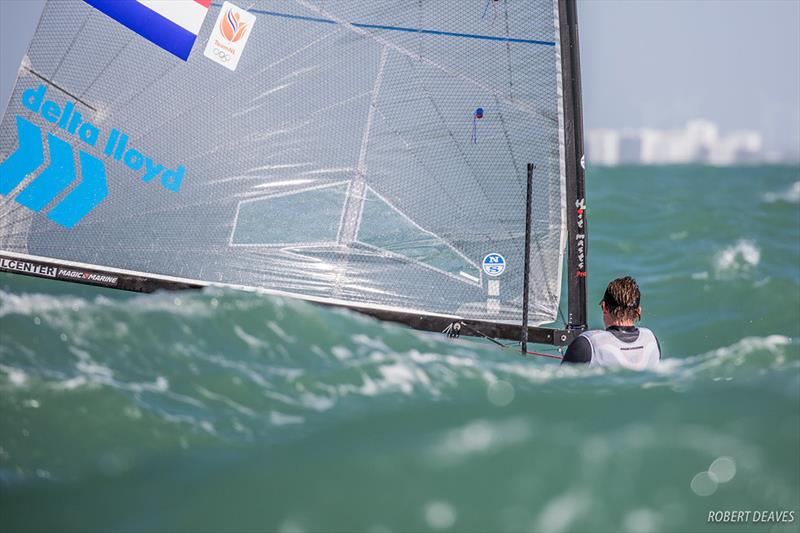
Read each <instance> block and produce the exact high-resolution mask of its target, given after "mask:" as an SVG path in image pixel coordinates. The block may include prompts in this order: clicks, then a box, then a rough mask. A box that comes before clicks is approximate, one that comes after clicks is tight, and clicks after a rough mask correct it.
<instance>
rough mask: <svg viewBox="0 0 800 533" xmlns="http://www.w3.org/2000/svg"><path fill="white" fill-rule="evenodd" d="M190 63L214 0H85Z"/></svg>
mask: <svg viewBox="0 0 800 533" xmlns="http://www.w3.org/2000/svg"><path fill="white" fill-rule="evenodd" d="M83 1H84V2H86V3H87V4H89V5H90V6H92V7H94V8H95V9H97V10H98V11H102V12H103V13H105V14H106V15H108V16H109V17H111V18H113V19H114V20H116V21H117V22H119V23H121V24H123V25H125V26H127V27H128V28H130V29H131V30H133V31H135V32H136V33H138V34H139V35H141V36H142V37H144V38H145V39H147V40H149V41H151V42H152V43H154V44H156V45H158V46H160V47H161V48H163V49H164V50H166V51H168V52H170V53H172V54H174V55H176V56H178V57H179V58H181V59H183V60H184V61H186V60H187V59H188V58H189V53H190V52H191V51H192V46H194V41H195V40H196V39H197V34H198V33H200V28H201V27H202V26H203V20H205V18H206V13H208V8H209V6H210V5H211V0H83Z"/></svg>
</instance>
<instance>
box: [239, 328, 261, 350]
mask: <svg viewBox="0 0 800 533" xmlns="http://www.w3.org/2000/svg"><path fill="white" fill-rule="evenodd" d="M233 332H234V333H235V334H236V336H237V337H239V338H240V339H241V340H242V341H244V343H245V344H247V345H248V346H249V347H250V348H263V347H264V346H267V343H266V342H264V341H263V340H261V339H259V338H258V337H254V336H253V335H250V334H249V333H247V332H246V331H245V330H243V329H242V328H241V327H239V326H238V325H236V324H234V326H233Z"/></svg>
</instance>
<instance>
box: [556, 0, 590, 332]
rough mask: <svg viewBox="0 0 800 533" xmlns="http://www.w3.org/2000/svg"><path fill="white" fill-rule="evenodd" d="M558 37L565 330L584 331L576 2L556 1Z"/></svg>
mask: <svg viewBox="0 0 800 533" xmlns="http://www.w3.org/2000/svg"><path fill="white" fill-rule="evenodd" d="M558 11H559V17H558V21H559V22H558V23H559V31H560V35H561V65H562V70H561V73H562V87H563V93H564V141H565V158H566V161H565V163H566V178H567V180H566V181H567V198H566V202H567V239H568V241H569V242H568V244H567V250H568V257H567V276H568V279H567V316H568V319H567V329H569V330H573V331H580V330H585V329H586V259H587V253H588V252H587V249H588V242H587V232H586V188H585V182H584V157H583V109H582V104H581V68H580V52H579V48H578V12H577V7H576V4H575V0H558Z"/></svg>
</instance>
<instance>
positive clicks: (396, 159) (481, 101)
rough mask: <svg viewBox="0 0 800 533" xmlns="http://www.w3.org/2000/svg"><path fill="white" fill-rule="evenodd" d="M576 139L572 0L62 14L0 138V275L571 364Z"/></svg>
mask: <svg viewBox="0 0 800 533" xmlns="http://www.w3.org/2000/svg"><path fill="white" fill-rule="evenodd" d="M582 129H583V128H582V116H581V86H580V66H579V50H578V32H577V13H576V6H575V1H574V0H463V1H459V2H457V3H454V2H444V1H427V0H426V1H421V0H413V1H412V0H391V1H388V0H387V1H376V0H363V1H361V0H348V1H325V2H322V1H316V0H259V1H251V0H247V1H245V0H240V1H239V3H231V2H224V3H222V2H219V3H217V2H212V1H211V0H175V1H170V2H163V1H157V0H59V1H54V0H50V1H48V2H47V4H46V5H45V8H44V11H43V14H42V16H41V20H40V21H39V25H38V28H37V30H36V33H35V35H34V37H33V40H32V42H31V45H30V49H29V50H28V53H27V55H26V56H25V58H24V59H23V62H22V64H21V66H20V69H19V75H18V79H17V83H16V86H15V89H14V91H13V94H12V96H11V99H10V102H9V104H8V108H7V109H6V112H5V115H4V117H3V119H2V123H0V271H4V272H12V273H15V274H21V275H30V276H36V277H41V278H50V279H55V280H61V281H66V282H76V283H83V284H89V285H97V286H102V287H110V288H114V289H121V290H128V291H141V292H151V291H155V290H159V289H172V290H178V289H193V288H199V287H205V286H222V287H233V288H238V289H243V290H253V291H259V292H263V293H267V294H277V295H284V296H290V297H293V298H301V299H304V300H308V301H312V302H317V303H320V304H327V305H335V306H343V307H347V308H351V309H355V310H358V311H361V312H364V313H368V314H371V315H373V316H376V317H378V318H380V319H383V320H389V321H395V322H401V323H404V324H407V325H408V326H411V327H413V328H418V329H422V330H430V331H443V330H447V331H449V332H451V333H452V332H461V333H464V334H469V335H481V336H487V337H491V338H495V339H512V340H515V341H516V340H519V341H520V342H521V343H522V347H523V351H524V350H525V346H526V343H527V342H536V343H543V344H551V345H565V344H567V343H569V342H570V341H571V340H572V339H573V338H574V337H575V336H576V335H578V334H579V333H580V332H582V331H584V330H585V328H586V254H587V248H586V247H587V239H586V214H585V198H584V169H583V166H584V165H583V140H582ZM564 271H565V272H566V280H564V279H563V274H564ZM562 286H563V287H564V288H565V291H566V299H567V305H566V316H563V313H562V312H561V311H560V309H561V307H560V303H561V293H562ZM559 314H562V316H561V317H560V323H559V325H558V326H553V325H552V324H554V323H557V322H559Z"/></svg>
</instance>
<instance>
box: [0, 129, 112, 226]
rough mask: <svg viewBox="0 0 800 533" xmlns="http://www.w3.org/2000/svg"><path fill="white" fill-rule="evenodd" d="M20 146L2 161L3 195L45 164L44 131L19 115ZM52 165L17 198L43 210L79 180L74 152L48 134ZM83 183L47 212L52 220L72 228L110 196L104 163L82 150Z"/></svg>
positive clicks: (24, 204)
mask: <svg viewBox="0 0 800 533" xmlns="http://www.w3.org/2000/svg"><path fill="white" fill-rule="evenodd" d="M16 118H17V134H18V139H19V146H18V147H17V149H16V151H14V152H13V153H12V154H11V155H9V156H8V158H6V160H5V161H3V162H2V163H0V195H2V196H7V195H8V194H10V193H11V192H12V191H13V190H14V189H15V188H16V187H17V186H18V185H20V184H21V183H22V182H23V181H25V180H26V179H27V178H29V177H30V176H32V175H34V174H36V172H37V171H38V170H39V169H40V168H41V167H42V165H43V164H44V143H43V142H42V130H41V128H39V127H38V126H36V125H34V124H33V123H31V122H29V121H28V120H26V119H24V118H23V117H21V116H19V115H17V117H16ZM47 146H48V149H49V154H50V161H49V164H48V165H47V166H46V167H45V168H44V169H43V170H42V171H41V172H40V173H39V175H38V176H36V178H34V179H33V181H31V182H30V183H28V184H27V185H26V186H25V188H23V189H22V190H21V191H20V192H19V194H17V196H16V198H15V200H16V202H17V203H19V204H21V205H23V206H25V207H27V208H28V209H31V210H32V211H35V212H37V213H38V212H40V211H41V210H42V209H44V208H45V207H46V206H47V205H48V204H50V203H51V202H52V201H53V200H55V199H56V198H57V197H58V196H59V195H60V194H61V193H63V192H64V191H66V190H67V188H68V187H69V186H70V185H71V184H72V183H74V182H75V181H76V180H77V179H78V173H77V169H76V166H75V153H74V151H73V148H72V146H71V145H70V144H69V143H68V142H67V141H65V140H63V139H62V138H60V137H58V136H56V135H53V134H52V133H48V134H47ZM78 156H79V157H78V160H79V163H80V176H81V180H80V182H79V183H78V184H77V185H76V186H75V187H74V188H73V189H72V190H71V191H70V192H69V193H68V194H67V195H66V196H64V198H62V199H61V200H60V201H59V202H58V203H57V204H56V205H55V206H53V208H52V209H51V210H50V212H49V213H48V215H47V218H49V219H50V220H52V221H53V222H55V223H57V224H60V225H61V226H64V227H65V228H68V229H71V228H72V227H73V226H75V224H77V223H78V222H79V221H80V220H81V219H82V218H83V217H85V216H86V215H87V214H89V212H90V211H91V210H92V209H94V208H95V207H97V205H98V204H99V203H100V202H102V201H103V199H105V197H106V196H108V185H107V182H106V169H105V165H104V164H103V162H102V161H101V160H99V159H97V158H96V157H94V156H93V155H91V154H88V153H86V152H85V151H83V150H79V152H78Z"/></svg>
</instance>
